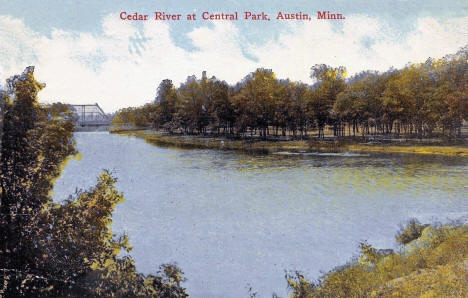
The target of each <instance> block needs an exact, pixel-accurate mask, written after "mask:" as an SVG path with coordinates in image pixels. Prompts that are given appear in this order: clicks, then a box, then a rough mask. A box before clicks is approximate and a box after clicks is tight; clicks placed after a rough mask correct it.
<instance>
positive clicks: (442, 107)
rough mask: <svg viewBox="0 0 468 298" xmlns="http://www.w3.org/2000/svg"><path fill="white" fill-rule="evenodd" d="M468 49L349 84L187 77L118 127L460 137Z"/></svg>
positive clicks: (118, 120) (318, 74)
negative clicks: (229, 81)
mask: <svg viewBox="0 0 468 298" xmlns="http://www.w3.org/2000/svg"><path fill="white" fill-rule="evenodd" d="M467 58H468V47H465V48H463V49H461V50H460V51H459V52H458V53H457V54H454V55H448V56H446V57H444V58H443V59H427V60H426V61H425V62H424V63H419V64H409V65H407V66H406V67H404V68H403V69H400V70H396V69H390V70H389V71H387V72H384V73H378V72H372V71H366V72H362V73H359V74H357V75H355V76H353V77H351V78H349V79H346V78H345V77H346V69H345V68H344V67H338V68H333V67H330V66H327V65H323V64H321V65H315V66H313V67H312V68H311V78H312V79H313V80H314V81H315V83H314V84H313V85H307V84H305V83H300V82H291V81H289V80H278V79H277V78H276V77H275V74H274V73H273V72H272V71H271V70H268V69H262V68H261V69H257V70H256V71H255V72H253V73H251V74H249V75H247V76H246V77H245V78H244V79H243V80H242V81H241V82H239V83H237V84H236V85H235V86H229V85H228V84H227V83H225V82H224V81H220V80H218V79H216V78H215V77H212V78H207V77H206V74H205V73H203V76H202V78H201V79H199V80H197V78H196V77H195V76H189V77H188V78H187V80H186V82H185V83H183V84H181V86H180V87H179V88H177V89H176V87H175V86H174V85H173V83H172V81H170V80H163V81H162V82H161V84H160V85H159V87H158V89H157V96H156V98H155V101H154V102H152V103H149V104H146V105H144V106H142V107H137V108H126V109H122V110H120V111H119V113H117V115H116V116H115V117H114V119H113V124H114V125H116V126H119V125H133V126H138V127H150V126H151V127H153V128H156V129H163V130H166V131H168V132H169V133H174V132H183V133H197V134H207V133H212V134H213V133H216V134H219V133H223V134H230V135H232V134H236V135H242V136H247V135H251V136H253V135H257V136H261V137H265V138H266V137H267V136H270V135H271V136H273V135H274V136H278V135H282V136H286V135H290V136H292V137H296V136H300V137H305V136H307V133H308V131H310V130H317V131H318V137H324V136H325V135H324V128H325V127H330V128H331V129H332V130H333V134H334V136H337V137H343V136H346V135H348V136H355V135H359V134H362V135H363V136H364V135H376V134H379V135H392V136H395V137H398V136H401V135H405V136H414V137H421V138H422V137H432V136H446V137H450V138H457V137H460V135H461V127H462V124H463V120H467V119H468V59H467Z"/></svg>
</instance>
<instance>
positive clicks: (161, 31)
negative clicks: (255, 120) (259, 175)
mask: <svg viewBox="0 0 468 298" xmlns="http://www.w3.org/2000/svg"><path fill="white" fill-rule="evenodd" d="M318 10H320V11H324V10H325V11H330V12H335V13H341V14H343V15H344V16H345V19H344V20H317V19H316V16H317V11H318ZM123 11H125V12H127V13H134V12H138V13H140V14H148V15H149V19H150V20H148V21H146V22H138V21H123V20H121V19H120V17H119V15H120V13H121V12H123ZM155 11H161V12H166V13H171V14H174V13H180V14H182V20H180V21H154V20H152V19H153V15H154V12H155ZM204 11H209V12H213V13H216V12H217V13H220V12H225V13H233V12H235V11H237V12H238V13H239V16H242V15H243V13H244V11H251V12H253V13H260V12H265V13H266V14H268V15H269V17H270V19H271V21H250V20H242V19H240V20H238V21H205V20H201V19H200V15H201V13H202V12H204ZM279 11H281V12H284V13H296V12H302V13H307V14H309V15H311V16H312V20H310V21H309V20H307V21H280V20H276V19H275V17H276V15H277V13H278V12H279ZM191 13H196V14H197V17H198V19H197V20H196V21H187V20H184V19H185V15H186V14H191ZM467 44H468V3H467V2H466V1H444V2H443V4H442V3H441V2H440V1H435V0H425V1H410V0H393V1H390V0H356V1H349V0H335V1H330V0H328V1H317V0H308V1H275V0H255V1H233V0H231V1H181V0H166V1H151V0H146V1H144V0H133V1H124V0H117V1H109V0H101V1H84V0H82V1H72V0H62V1H58V0H56V1H50V0H42V1H31V0H22V1H15V0H0V82H1V83H0V84H2V85H3V83H4V82H5V79H6V78H8V77H9V76H11V75H14V74H18V73H21V72H22V71H23V70H24V68H25V67H26V66H28V65H35V66H36V69H35V74H36V78H37V79H38V80H39V81H41V82H44V83H46V85H47V86H46V88H45V89H44V90H43V91H41V92H40V93H39V99H40V101H41V102H56V101H60V102H67V103H73V104H87V103H96V102H97V103H99V105H100V106H101V107H102V108H103V109H104V110H105V111H106V112H114V111H116V110H118V109H120V108H124V107H129V106H139V105H142V104H145V103H147V102H150V101H152V100H154V97H155V95H156V90H157V87H158V85H159V83H160V82H161V81H162V80H163V79H171V80H172V81H173V82H174V84H175V85H176V86H178V85H179V84H180V83H182V82H184V81H185V80H186V78H187V76H189V75H196V76H198V77H200V76H201V73H202V71H207V75H208V76H209V77H211V76H216V77H217V78H219V79H221V80H225V81H226V82H228V83H230V84H235V83H236V82H238V81H239V80H241V79H242V78H243V77H245V76H246V75H247V74H248V73H250V72H252V71H255V69H257V68H259V67H264V68H271V69H272V70H273V71H274V72H275V73H276V75H277V77H278V78H281V79H283V78H289V79H291V80H294V81H302V82H305V83H312V79H311V78H310V67H311V66H313V65H315V64H318V63H325V64H328V65H331V66H335V67H336V66H345V67H346V68H347V70H348V74H349V75H352V74H355V73H358V72H360V71H364V70H379V71H385V70H387V69H389V68H390V67H396V68H400V67H403V66H404V65H405V64H407V63H408V62H422V61H424V60H426V59H427V58H428V57H435V58H438V57H443V56H444V55H446V54H451V53H455V52H457V51H458V50H459V49H460V48H461V47H463V46H465V45H467ZM0 86H1V85H0Z"/></svg>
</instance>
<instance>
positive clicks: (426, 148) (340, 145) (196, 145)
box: [113, 130, 468, 157]
mask: <svg viewBox="0 0 468 298" xmlns="http://www.w3.org/2000/svg"><path fill="white" fill-rule="evenodd" d="M113 133H116V134H121V135H127V136H135V137H139V138H142V139H144V140H145V141H146V142H148V143H150V144H153V145H157V146H163V147H174V148H182V149H217V150H241V151H250V152H261V153H269V152H281V151H291V152H304V151H305V152H317V151H320V152H376V153H406V154H431V155H439V156H458V157H468V147H467V146H462V145H450V146H442V145H417V144H410V143H401V144H398V145H394V144H391V145H390V144H389V145H385V144H364V143H358V142H350V141H317V140H307V141H306V140H303V141H300V140H297V141H261V140H236V139H228V138H223V137H200V136H183V135H164V134H160V133H158V132H154V131H151V130H133V131H113Z"/></svg>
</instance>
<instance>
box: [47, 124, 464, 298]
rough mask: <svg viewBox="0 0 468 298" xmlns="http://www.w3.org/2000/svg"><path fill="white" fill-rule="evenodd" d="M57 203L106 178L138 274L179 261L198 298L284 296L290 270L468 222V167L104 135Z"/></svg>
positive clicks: (316, 270)
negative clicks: (409, 225)
mask: <svg viewBox="0 0 468 298" xmlns="http://www.w3.org/2000/svg"><path fill="white" fill-rule="evenodd" d="M75 138H76V141H77V149H78V150H79V152H80V153H81V154H82V158H81V159H79V160H71V161H70V162H69V163H68V164H67V165H66V167H65V169H64V171H63V174H62V176H61V177H60V178H59V179H58V180H57V182H56V184H55V187H54V199H55V200H56V201H60V200H63V199H65V198H67V197H68V196H69V195H70V194H72V193H74V192H75V190H76V188H89V187H91V186H93V185H94V184H95V183H96V179H97V176H98V175H99V173H101V172H102V170H103V169H109V170H110V171H112V172H113V173H114V175H115V176H116V177H117V178H118V182H117V188H118V190H120V191H122V192H123V193H124V196H125V198H126V201H125V202H123V203H121V204H119V205H118V206H117V208H116V210H115V213H114V216H113V218H114V222H113V230H114V232H115V233H116V234H119V233H123V232H126V233H127V234H128V235H129V238H130V242H131V244H132V245H133V247H134V249H133V250H132V252H131V254H132V256H133V257H134V259H135V261H136V265H137V269H138V270H139V271H141V272H144V273H151V272H156V271H157V269H158V266H159V265H160V264H163V263H168V262H177V264H178V265H179V266H180V267H181V268H182V270H183V271H184V272H185V277H186V278H187V281H186V282H185V283H184V286H185V287H186V288H187V289H188V292H189V294H190V295H191V296H192V297H200V298H210V297H248V290H247V289H248V287H250V286H251V287H252V288H253V290H254V291H256V292H258V295H257V297H271V294H272V293H273V292H276V293H277V294H278V295H279V296H281V297H286V293H287V291H286V281H285V279H284V270H300V271H302V272H304V273H305V274H306V276H307V277H309V278H317V277H319V276H320V275H321V272H326V271H328V270H330V269H332V268H333V267H334V266H337V265H342V264H344V263H346V262H347V261H349V260H350V259H351V258H352V257H353V256H355V255H357V253H358V245H359V242H360V241H364V240H367V241H368V242H369V243H370V244H372V245H373V246H375V247H377V248H394V249H395V248H397V246H396V243H395V237H394V236H395V233H396V232H397V230H398V228H399V224H403V223H405V221H406V220H408V219H409V218H411V217H415V218H418V219H419V220H420V221H422V222H436V221H441V222H445V221H447V220H450V219H456V218H460V217H462V216H467V215H468V199H467V192H468V174H467V173H468V159H462V158H448V157H433V156H414V155H413V156H411V155H379V154H288V153H281V154H270V155H251V154H243V153H238V152H227V151H214V150H178V149H169V148H161V147H156V146H153V145H150V144H147V143H146V142H145V141H143V140H141V139H138V138H135V137H127V136H119V135H113V134H108V133H106V132H92V133H90V132H83V133H76V136H75Z"/></svg>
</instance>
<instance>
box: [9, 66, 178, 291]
mask: <svg viewBox="0 0 468 298" xmlns="http://www.w3.org/2000/svg"><path fill="white" fill-rule="evenodd" d="M33 70H34V69H33V68H32V67H31V68H27V69H26V71H25V72H24V73H23V74H22V75H21V76H15V77H14V78H13V79H11V80H8V81H7V82H8V85H9V89H8V92H6V93H2V96H3V97H4V100H5V109H4V111H3V115H2V121H3V123H4V127H3V128H4V129H3V135H2V148H1V157H0V162H1V164H0V169H1V172H0V192H1V206H0V207H1V209H0V210H1V214H0V216H1V217H0V245H1V247H0V277H1V279H0V295H2V296H3V295H5V296H6V297H51V296H53V297H83V296H92V297H109V296H114V297H115V296H119V297H124V296H125V297H137V296H140V297H141V296H145V297H148V296H152V297H186V296H187V294H186V293H185V289H184V288H182V287H181V284H180V283H181V281H182V280H183V278H182V274H183V273H182V271H181V270H180V269H179V268H178V267H177V266H176V265H170V264H169V265H164V271H163V272H160V273H158V274H156V275H148V276H145V275H142V274H140V273H137V272H136V270H135V265H134V262H133V260H132V258H131V257H130V256H128V255H127V256H124V257H120V256H119V253H120V252H121V251H122V250H124V251H127V252H129V251H130V250H131V247H130V245H129V242H128V238H127V237H126V236H125V235H123V236H118V237H117V236H115V235H114V234H113V233H112V230H111V227H110V224H111V223H112V212H113V210H114V207H115V205H116V204H117V203H119V202H121V201H123V199H124V198H123V196H122V193H120V192H118V191H117V190H116V189H115V187H114V185H115V182H116V179H115V178H114V177H112V176H111V175H110V173H108V172H104V173H103V174H101V176H100V177H99V179H98V182H97V184H96V186H95V187H94V188H91V189H89V190H87V191H79V192H78V193H77V194H76V196H74V197H70V198H69V200H67V201H66V202H64V203H62V204H59V203H54V202H52V199H51V197H50V194H51V192H50V191H51V189H52V186H53V181H54V179H56V178H57V177H58V176H59V175H60V169H61V167H62V166H63V163H64V162H65V161H66V159H67V158H69V157H70V156H71V155H73V154H74V153H76V152H75V149H74V142H73V129H74V126H73V123H72V118H73V117H72V115H71V112H70V111H69V110H68V108H67V106H66V105H62V104H54V105H51V106H45V107H43V106H41V105H39V103H38V102H37V92H38V91H39V90H41V89H42V88H43V87H44V85H42V84H39V83H38V82H37V81H35V79H34V75H33ZM174 278H175V279H174Z"/></svg>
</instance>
